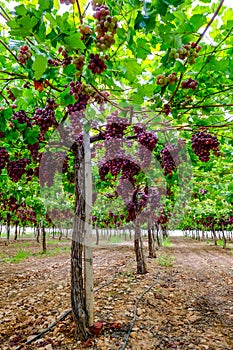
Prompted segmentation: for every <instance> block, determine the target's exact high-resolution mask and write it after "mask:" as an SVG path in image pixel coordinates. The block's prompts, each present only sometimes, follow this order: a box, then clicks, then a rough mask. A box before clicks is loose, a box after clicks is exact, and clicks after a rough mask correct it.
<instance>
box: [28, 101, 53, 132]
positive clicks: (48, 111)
mask: <svg viewBox="0 0 233 350" xmlns="http://www.w3.org/2000/svg"><path fill="white" fill-rule="evenodd" d="M56 106H57V105H56V103H55V101H54V100H51V99H47V105H46V106H45V108H36V110H35V114H34V117H33V120H34V124H35V125H39V127H40V132H41V138H42V139H43V137H44V135H45V134H46V132H47V131H48V129H49V128H50V127H52V126H53V127H56V126H57V125H58V123H57V121H56V117H55V112H54V108H56Z"/></svg>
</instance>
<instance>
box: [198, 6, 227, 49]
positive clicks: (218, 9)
mask: <svg viewBox="0 0 233 350" xmlns="http://www.w3.org/2000/svg"><path fill="white" fill-rule="evenodd" d="M223 3H224V0H221V1H220V4H219V5H218V7H217V9H216V11H215V12H214V14H213V16H212V18H211V20H210V21H209V23H208V24H207V26H206V27H205V29H204V31H203V32H202V33H201V34H200V37H199V38H198V40H197V41H196V43H195V47H196V46H197V44H198V43H199V42H200V41H201V39H202V38H203V37H204V35H205V33H206V32H207V30H208V29H209V27H210V26H211V24H212V23H213V21H214V20H215V18H216V17H217V15H218V13H219V11H220V9H221V7H222V6H223Z"/></svg>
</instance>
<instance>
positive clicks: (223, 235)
mask: <svg viewBox="0 0 233 350" xmlns="http://www.w3.org/2000/svg"><path fill="white" fill-rule="evenodd" d="M222 240H223V246H222V247H223V249H226V247H227V240H226V236H225V232H224V226H223V225H222Z"/></svg>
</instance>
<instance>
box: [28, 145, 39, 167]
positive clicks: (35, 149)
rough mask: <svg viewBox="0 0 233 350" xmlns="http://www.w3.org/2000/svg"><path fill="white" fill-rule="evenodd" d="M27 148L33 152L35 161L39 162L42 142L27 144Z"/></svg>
mask: <svg viewBox="0 0 233 350" xmlns="http://www.w3.org/2000/svg"><path fill="white" fill-rule="evenodd" d="M27 149H28V150H29V151H30V153H31V157H32V159H33V160H34V162H37V161H38V160H39V150H40V144H39V142H37V143H34V144H31V145H27Z"/></svg>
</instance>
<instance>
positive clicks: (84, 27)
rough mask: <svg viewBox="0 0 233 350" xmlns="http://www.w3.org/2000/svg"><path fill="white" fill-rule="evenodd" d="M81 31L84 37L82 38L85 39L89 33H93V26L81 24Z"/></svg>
mask: <svg viewBox="0 0 233 350" xmlns="http://www.w3.org/2000/svg"><path fill="white" fill-rule="evenodd" d="M79 31H80V33H81V34H82V37H81V39H82V40H84V39H85V38H86V36H87V35H91V34H92V30H91V28H90V27H89V26H88V25H85V24H81V25H80V26H79Z"/></svg>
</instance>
